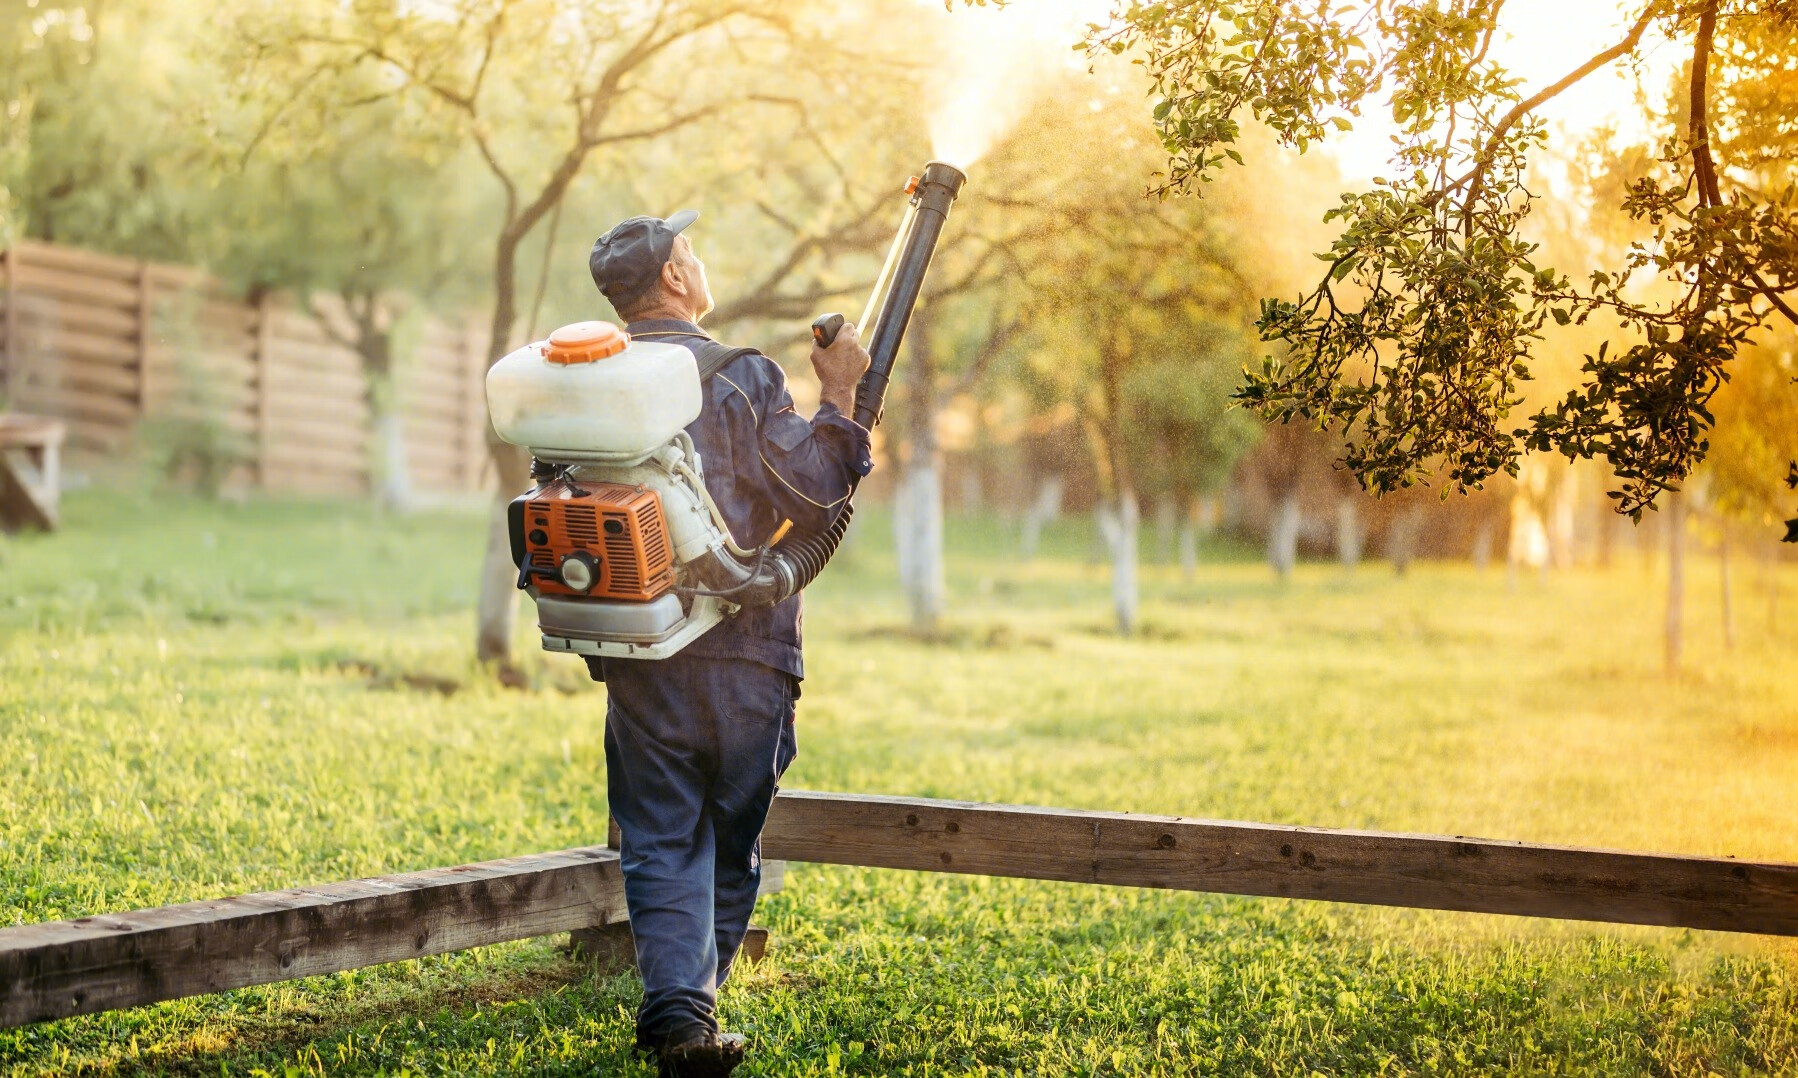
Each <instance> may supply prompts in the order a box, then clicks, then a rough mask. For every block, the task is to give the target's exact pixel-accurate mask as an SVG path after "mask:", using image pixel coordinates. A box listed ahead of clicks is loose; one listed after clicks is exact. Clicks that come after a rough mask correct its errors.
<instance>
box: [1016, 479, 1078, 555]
mask: <svg viewBox="0 0 1798 1078" xmlns="http://www.w3.org/2000/svg"><path fill="white" fill-rule="evenodd" d="M1066 485H1067V481H1066V480H1065V479H1063V478H1062V475H1061V473H1060V472H1054V473H1051V474H1049V475H1046V476H1044V477H1043V479H1042V482H1041V483H1039V484H1038V485H1037V488H1036V500H1035V501H1033V502H1031V503H1030V508H1028V509H1026V510H1025V511H1024V529H1023V533H1022V534H1021V535H1020V536H1019V539H1018V548H1019V553H1020V554H1021V555H1022V557H1023V560H1024V561H1029V560H1030V559H1031V558H1034V557H1036V551H1037V547H1038V546H1040V545H1041V543H1042V538H1043V528H1044V527H1045V526H1046V525H1048V524H1049V523H1050V522H1052V521H1053V520H1055V518H1057V517H1059V516H1060V515H1061V495H1062V492H1063V490H1064V489H1065V488H1066Z"/></svg>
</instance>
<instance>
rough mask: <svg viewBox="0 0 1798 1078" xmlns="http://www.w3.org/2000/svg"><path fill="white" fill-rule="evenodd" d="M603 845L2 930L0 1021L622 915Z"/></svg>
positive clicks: (619, 888)
mask: <svg viewBox="0 0 1798 1078" xmlns="http://www.w3.org/2000/svg"><path fill="white" fill-rule="evenodd" d="M624 917H625V913H624V883H623V877H622V876H621V875H620V874H619V871H618V855H617V854H616V853H614V852H612V851H610V850H607V849H605V848H604V847H600V846H593V847H588V848H584V849H576V850H564V851H562V852H560V853H549V854H539V855H537V856H535V857H514V858H508V859H506V860H503V861H487V862H483V863H481V864H475V865H461V866H458V867H456V868H438V869H431V870H429V871H425V872H412V873H407V874H405V875H401V876H386V877H381V878H378V879H367V880H353V881H350V882H348V883H334V884H330V885H328V886H324V887H301V888H295V889H293V890H288V891H270V892H267V893H264V894H257V895H243V896H241V897H238V898H225V899H219V900H217V901H213V902H190V903H187V904H186V905H181V906H166V907H163V908H161V909H154V910H141V911H139V912H136V913H126V914H119V915H116V916H105V917H82V918H78V919H76V920H73V921H57V922H53V923H49V924H38V925H24V926H21V927H17V928H7V929H0V1028H4V1027H7V1026H16V1025H23V1024H25V1023H27V1022H41V1021H46V1020H49V1019H54V1018H64V1017H68V1016H69V1015H76V1014H89V1013H92V1012H94V1011H105V1010H112V1009H114V1008H117V1007H135V1006H137V1005H139V1004H144V1003H154V1002H157V1001H159V1000H165V999H178V998H180V997H182V996H192V995H200V994H203V993H207V992H222V991H225V990H226V989H231V988H243V987H245V986H248V985H254V984H266V983H268V982H271V981H284V980H289V979H291V978H295V977H310V976H313V975H316V974H321V973H334V972H337V971H339V970H346V969H356V968H358V967H360V966H369V965H374V964H376V963H380V962H396V961H399V960H401V959H406V958H420V957H423V956H425V955H433V954H442V953H444V952H445V951H458V950H461V949H463V948H465V947H479V946H484V945H487V944H493V943H503V942H506V941H508V940H517V939H528V938H530V937H533V936H547V935H550V934H552V933H557V932H569V931H572V930H575V929H579V928H586V927H589V926H592V925H601V924H610V923H613V922H616V921H619V920H623V919H624Z"/></svg>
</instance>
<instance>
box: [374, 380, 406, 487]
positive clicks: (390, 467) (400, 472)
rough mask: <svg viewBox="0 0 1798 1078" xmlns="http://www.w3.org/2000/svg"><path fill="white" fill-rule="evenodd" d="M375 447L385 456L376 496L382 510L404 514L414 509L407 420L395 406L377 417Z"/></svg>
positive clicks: (387, 408) (382, 458)
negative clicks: (407, 442)
mask: <svg viewBox="0 0 1798 1078" xmlns="http://www.w3.org/2000/svg"><path fill="white" fill-rule="evenodd" d="M375 444H376V445H377V446H378V447H379V449H378V451H379V453H380V455H381V456H380V460H381V467H380V474H379V485H378V486H377V487H376V497H378V498H379V499H380V503H381V506H382V508H384V509H388V510H390V511H392V512H396V513H404V512H406V511H407V510H409V509H411V508H412V469H411V461H410V460H408V459H407V453H406V420H405V417H404V416H403V415H401V414H400V411H399V409H398V408H397V407H394V406H393V405H392V404H389V405H388V406H387V407H386V408H384V409H383V410H382V411H381V412H380V414H378V415H377V416H376V417H375Z"/></svg>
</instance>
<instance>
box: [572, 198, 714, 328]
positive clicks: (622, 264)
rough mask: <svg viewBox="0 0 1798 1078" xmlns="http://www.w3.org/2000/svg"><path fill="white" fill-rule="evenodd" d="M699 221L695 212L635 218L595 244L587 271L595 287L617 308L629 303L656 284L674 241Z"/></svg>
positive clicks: (621, 223)
mask: <svg viewBox="0 0 1798 1078" xmlns="http://www.w3.org/2000/svg"><path fill="white" fill-rule="evenodd" d="M698 218H699V214H697V213H695V212H694V211H692V210H681V211H679V212H678V213H674V214H670V215H669V216H668V217H667V218H666V219H664V218H661V217H632V218H630V219H629V220H627V221H622V222H620V223H619V224H617V225H616V226H614V227H613V228H612V230H611V231H610V232H607V233H606V234H605V235H603V236H601V237H599V238H598V239H596V240H594V241H593V251H592V253H591V254H589V255H588V256H587V268H588V269H590V270H592V271H593V283H594V284H596V285H598V286H599V290H600V292H602V293H603V294H604V295H605V297H606V299H608V300H611V301H612V305H613V306H614V307H616V306H617V305H618V304H620V303H629V302H630V301H631V300H633V299H636V298H637V297H638V296H641V295H642V294H643V293H645V292H647V291H649V287H650V286H651V285H653V284H655V282H656V278H657V277H659V276H660V275H661V272H662V267H663V266H665V265H667V264H668V259H670V258H671V257H673V256H674V237H676V236H678V235H680V234H681V230H682V229H684V228H686V227H687V226H688V225H690V224H692V223H693V222H694V221H695V220H697V219H698Z"/></svg>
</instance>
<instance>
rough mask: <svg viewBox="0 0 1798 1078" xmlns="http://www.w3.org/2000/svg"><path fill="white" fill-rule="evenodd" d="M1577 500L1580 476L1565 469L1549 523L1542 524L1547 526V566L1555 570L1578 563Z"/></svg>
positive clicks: (1555, 496) (1550, 513)
mask: <svg viewBox="0 0 1798 1078" xmlns="http://www.w3.org/2000/svg"><path fill="white" fill-rule="evenodd" d="M1578 501H1579V475H1578V473H1576V472H1574V471H1573V470H1572V469H1568V470H1567V472H1566V473H1565V474H1564V475H1562V476H1561V481H1560V483H1559V484H1557V485H1556V486H1555V489H1554V495H1553V497H1552V498H1551V500H1550V501H1549V509H1548V520H1546V521H1544V523H1545V524H1546V525H1547V527H1548V563H1549V564H1550V565H1552V566H1554V567H1555V568H1556V569H1571V568H1573V565H1574V562H1575V561H1576V560H1578V556H1579V550H1578V544H1579V533H1578V523H1579V516H1578V513H1576V512H1575V510H1576V509H1577V508H1578Z"/></svg>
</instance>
